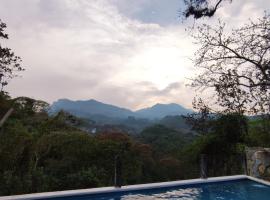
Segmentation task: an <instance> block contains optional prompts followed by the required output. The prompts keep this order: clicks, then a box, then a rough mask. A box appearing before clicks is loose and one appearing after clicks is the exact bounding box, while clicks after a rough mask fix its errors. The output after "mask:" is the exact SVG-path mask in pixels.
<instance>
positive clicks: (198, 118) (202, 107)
mask: <svg viewBox="0 0 270 200" xmlns="http://www.w3.org/2000/svg"><path fill="white" fill-rule="evenodd" d="M192 105H193V108H194V109H195V110H197V112H194V113H191V114H188V115H183V116H182V117H183V118H184V119H185V120H186V123H187V124H189V125H190V126H191V129H192V130H193V131H196V132H197V133H198V134H199V135H206V134H208V133H209V131H210V130H211V125H212V121H213V116H212V113H211V110H210V108H209V107H208V106H207V105H206V104H205V103H204V102H203V100H202V99H201V98H199V99H196V98H194V100H193V102H192Z"/></svg>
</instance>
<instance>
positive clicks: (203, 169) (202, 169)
mask: <svg viewBox="0 0 270 200" xmlns="http://www.w3.org/2000/svg"><path fill="white" fill-rule="evenodd" d="M200 174H201V178H203V179H206V178H207V155H206V154H201V159H200Z"/></svg>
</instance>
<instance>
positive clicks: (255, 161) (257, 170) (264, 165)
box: [246, 147, 270, 180]
mask: <svg viewBox="0 0 270 200" xmlns="http://www.w3.org/2000/svg"><path fill="white" fill-rule="evenodd" d="M246 158H247V174H248V175H250V176H253V177H256V178H261V179H266V180H270V148H262V147H253V148H247V149H246Z"/></svg>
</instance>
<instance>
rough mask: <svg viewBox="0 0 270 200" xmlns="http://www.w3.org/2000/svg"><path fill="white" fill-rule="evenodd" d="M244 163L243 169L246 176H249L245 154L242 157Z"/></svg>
mask: <svg viewBox="0 0 270 200" xmlns="http://www.w3.org/2000/svg"><path fill="white" fill-rule="evenodd" d="M242 163H243V168H244V174H245V175H248V170H247V155H246V153H244V154H243V155H242Z"/></svg>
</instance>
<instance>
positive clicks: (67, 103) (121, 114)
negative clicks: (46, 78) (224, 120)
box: [50, 98, 193, 119]
mask: <svg viewBox="0 0 270 200" xmlns="http://www.w3.org/2000/svg"><path fill="white" fill-rule="evenodd" d="M60 110H65V111H67V112H70V113H71V114H74V115H76V116H78V117H86V118H89V117H91V116H93V115H95V116H105V117H112V118H119V119H120V118H121V119H123V118H128V117H136V118H145V119H161V118H163V117H165V116H168V115H186V114H187V113H191V112H193V111H192V110H190V109H187V108H185V107H183V106H181V105H179V104H176V103H169V104H161V103H157V104H155V105H153V106H151V107H147V108H142V109H139V110H136V111H132V110H130V109H127V108H123V107H119V106H115V105H112V104H107V103H103V102H100V101H97V100H95V99H89V100H70V99H66V98H63V99H58V100H57V101H55V102H53V103H52V105H51V107H50V112H51V113H56V112H58V111H60Z"/></svg>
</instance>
